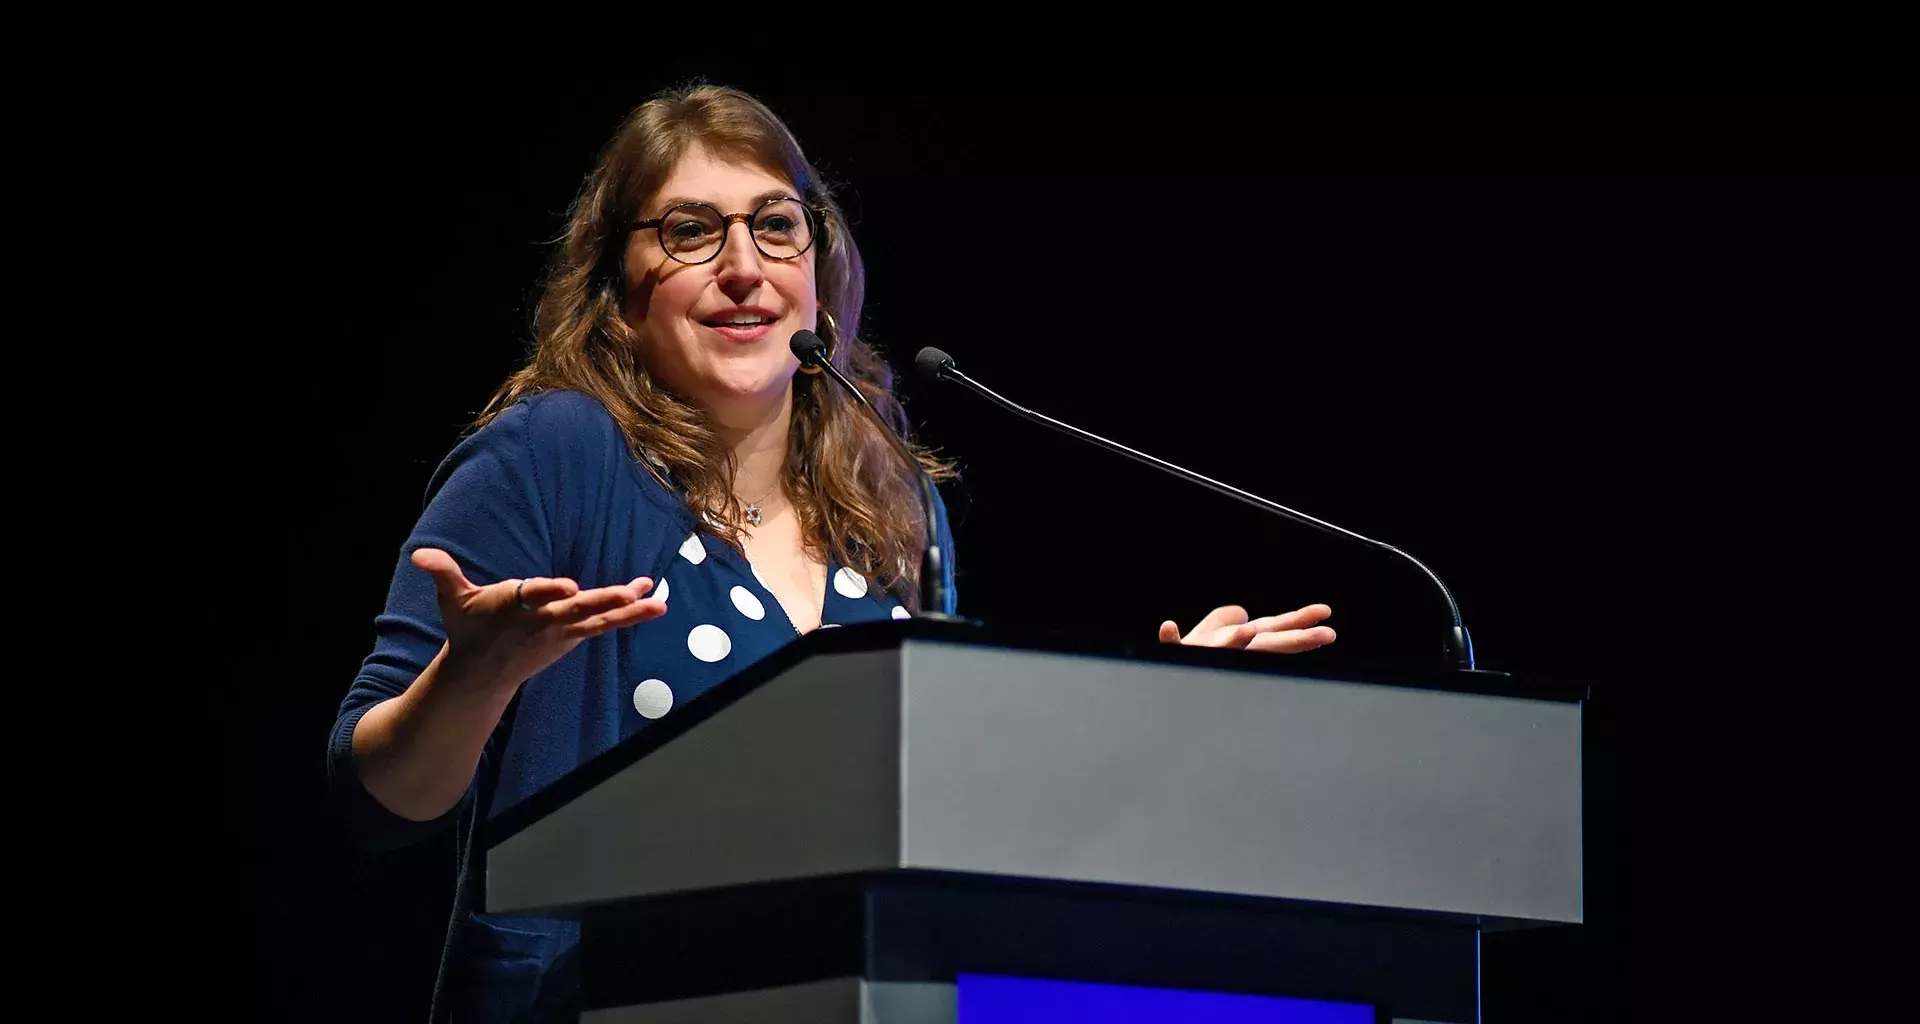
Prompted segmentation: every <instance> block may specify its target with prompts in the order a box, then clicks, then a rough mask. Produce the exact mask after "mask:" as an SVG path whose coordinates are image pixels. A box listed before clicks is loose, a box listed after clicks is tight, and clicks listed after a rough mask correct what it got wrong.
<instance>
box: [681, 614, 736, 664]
mask: <svg viewBox="0 0 1920 1024" xmlns="http://www.w3.org/2000/svg"><path fill="white" fill-rule="evenodd" d="M687 650H689V651H691V652H693V656H694V657H696V658H699V659H700V660H701V661H719V660H720V659H721V658H724V657H726V656H727V655H728V654H729V653H731V652H732V651H733V638H732V637H730V636H728V635H727V633H726V631H725V630H723V629H721V628H720V627H719V626H709V625H707V624H705V623H702V624H700V625H698V626H695V627H693V632H691V633H688V634H687Z"/></svg>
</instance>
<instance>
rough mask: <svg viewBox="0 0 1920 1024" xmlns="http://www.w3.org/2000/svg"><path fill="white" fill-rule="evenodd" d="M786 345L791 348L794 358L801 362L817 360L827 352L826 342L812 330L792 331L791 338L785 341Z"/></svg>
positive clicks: (814, 361) (822, 357) (824, 356)
mask: <svg viewBox="0 0 1920 1024" xmlns="http://www.w3.org/2000/svg"><path fill="white" fill-rule="evenodd" d="M787 347H788V348H790V349H792V350H793V356H794V358H795V359H798V360H800V361H801V362H803V363H809V364H811V363H816V362H819V361H820V360H822V359H824V358H826V354H827V343H826V342H824V341H821V340H820V336H819V335H818V334H815V333H813V332H812V331H795V332H793V340H792V341H790V342H788V343H787Z"/></svg>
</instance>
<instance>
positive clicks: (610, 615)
mask: <svg viewBox="0 0 1920 1024" xmlns="http://www.w3.org/2000/svg"><path fill="white" fill-rule="evenodd" d="M666 613H667V602H665V601H662V600H661V599H659V598H657V597H649V598H642V599H641V600H638V601H635V602H633V603H632V604H629V605H623V606H621V607H619V608H615V609H614V610H612V611H609V612H600V613H597V614H594V615H589V616H587V617H586V618H584V619H581V620H580V621H578V622H569V623H567V624H566V625H565V626H563V627H561V628H562V632H564V633H565V634H566V635H567V636H569V637H574V638H577V639H582V640H584V639H586V638H587V637H592V636H599V635H600V634H601V633H605V632H607V631H608V630H613V629H620V628H622V627H624V626H632V625H636V624H638V623H642V622H647V621H649V620H652V619H657V618H659V617H660V616H662V615H665V614H666Z"/></svg>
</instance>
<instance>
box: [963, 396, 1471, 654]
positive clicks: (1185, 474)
mask: <svg viewBox="0 0 1920 1024" xmlns="http://www.w3.org/2000/svg"><path fill="white" fill-rule="evenodd" d="M939 373H940V376H942V377H945V378H947V379H949V380H953V381H957V382H959V383H961V384H964V385H966V386H967V387H969V388H972V389H973V390H974V391H976V392H978V393H979V394H980V395H982V396H984V397H985V398H986V399H987V400H988V401H991V402H993V403H994V404H995V405H998V406H1000V407H1001V408H1003V409H1005V410H1007V411H1008V412H1011V413H1013V414H1014V415H1016V416H1020V417H1023V418H1025V419H1029V420H1032V421H1033V422H1035V423H1040V424H1044V425H1045V426H1049V427H1052V428H1053V429H1055V430H1058V431H1060V432H1061V433H1064V434H1069V435H1072V436H1074V437H1077V438H1079V439H1081V440H1083V441H1090V442H1092V443H1094V444H1096V445H1099V446H1100V447H1102V448H1105V449H1107V450H1108V451H1110V452H1117V453H1118V454H1121V455H1124V456H1126V457H1127V458H1130V459H1133V460H1134V461H1136V462H1143V463H1146V464H1147V465H1149V466H1153V467H1156V468H1158V469H1162V470H1165V471H1167V472H1169V473H1172V474H1173V475H1174V476H1177V477H1180V478H1181V479H1184V480H1190V481H1192V482H1193V483H1196V484H1199V485H1200V486H1202V487H1205V488H1207V489H1208V490H1210V491H1213V492H1215V493H1217V494H1224V495H1226V496H1227V497H1229V498H1235V499H1238V500H1240V501H1242V502H1244V503H1246V504H1248V505H1252V506H1253V507H1254V508H1258V509H1264V510H1265V511H1268V512H1272V513H1275V514H1277V515H1282V516H1285V517H1287V518H1288V519H1291V520H1293V521H1295V522H1298V523H1304V524H1305V525H1307V526H1311V527H1314V528H1315V529H1318V530H1324V531H1326V532H1328V533H1336V534H1339V535H1341V536H1343V537H1348V538H1351V539H1353V540H1357V541H1359V542H1361V543H1363V544H1367V545H1370V546H1372V547H1376V548H1379V549H1380V550H1382V551H1389V552H1392V553H1393V554H1395V555H1397V556H1399V557H1400V558H1403V559H1405V560H1406V561H1408V562H1410V563H1412V564H1413V566H1414V568H1416V569H1419V570H1420V571H1421V572H1422V573H1424V574H1426V577H1427V579H1430V580H1432V581H1433V585H1434V587H1435V589H1437V590H1439V591H1440V597H1441V598H1442V599H1443V600H1445V601H1446V603H1447V613H1448V614H1449V615H1451V616H1452V617H1453V628H1452V630H1451V631H1450V632H1449V634H1448V639H1447V660H1448V662H1449V663H1450V664H1451V665H1452V667H1454V668H1457V669H1466V670H1471V669H1472V668H1473V642H1472V640H1471V639H1470V638H1469V637H1468V635H1467V628H1466V625H1465V624H1464V623H1463V622H1462V621H1461V619H1460V605H1459V604H1458V603H1456V602H1455V601H1454V599H1453V592H1452V591H1450V590H1448V589H1447V585H1446V584H1445V583H1443V582H1441V580H1440V576H1439V574H1438V573H1436V572H1434V571H1433V570H1432V569H1429V568H1427V565H1426V563H1425V562H1422V561H1420V560H1419V559H1418V558H1415V557H1413V556H1412V555H1410V554H1408V553H1406V552H1405V551H1402V550H1400V549H1399V548H1397V547H1394V546H1393V545H1391V544H1388V543H1386V542H1384V541H1377V540H1374V539H1373V538H1371V537H1363V536H1361V535H1360V534H1357V533H1355V532H1353V531H1352V530H1349V529H1346V528H1345V527H1340V526H1335V525H1334V524H1332V523H1329V522H1327V521H1326V520H1324V519H1316V518H1314V517H1313V516H1310V515H1307V514H1306V513H1305V512H1297V511H1295V510H1293V509H1290V508H1288V507H1286V506H1285V505H1282V504H1279V503H1278V502H1273V501H1268V500H1267V499H1265V498H1262V497H1261V496H1259V495H1258V494H1253V493H1250V492H1248V491H1243V490H1241V489H1240V488H1238V487H1235V486H1233V485H1232V484H1225V483H1221V482H1220V481H1218V480H1215V479H1213V478H1212V477H1207V476H1201V475H1200V474H1199V473H1195V472H1194V471H1192V470H1190V469H1185V468H1183V467H1180V466H1176V465H1174V464H1173V463H1171V462H1168V461H1166V460H1165V459H1156V458H1154V457H1153V456H1151V455H1148V454H1147V453H1146V452H1142V451H1135V450H1134V449H1132V448H1129V447H1127V446H1126V445H1123V444H1120V443H1119V442H1117V441H1109V440H1107V439H1106V438H1104V437H1101V436H1100V435H1098V434H1090V433H1088V432H1087V431H1084V430H1081V429H1080V428H1079V427H1076V426H1074V425H1073V424H1071V423H1062V422H1060V421H1059V420H1056V419H1054V418H1053V417H1051V416H1048V415H1046V414H1045V413H1040V412H1035V411H1034V410H1032V409H1029V408H1027V407H1026V406H1024V405H1021V404H1019V403H1018V402H1015V401H1013V400H1012V399H1010V398H1006V397H1004V396H1002V395H1001V394H999V393H998V392H996V391H994V390H993V389H992V388H990V387H987V386H986V385H985V384H982V383H980V382H979V381H977V380H974V379H973V378H972V377H969V376H967V375H966V374H965V373H962V372H961V371H960V370H958V369H956V368H955V367H954V366H953V365H952V364H951V363H949V364H946V365H943V366H941V367H940V368H939Z"/></svg>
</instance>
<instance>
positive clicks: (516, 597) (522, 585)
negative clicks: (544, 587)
mask: <svg viewBox="0 0 1920 1024" xmlns="http://www.w3.org/2000/svg"><path fill="white" fill-rule="evenodd" d="M526 586H527V581H526V580H521V581H520V582H518V583H516V584H514V585H513V603H514V604H517V605H519V606H520V610H521V611H523V612H530V611H532V610H533V606H532V605H530V604H528V603H527V602H525V601H523V600H521V599H520V592H521V591H522V590H525V589H526Z"/></svg>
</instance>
